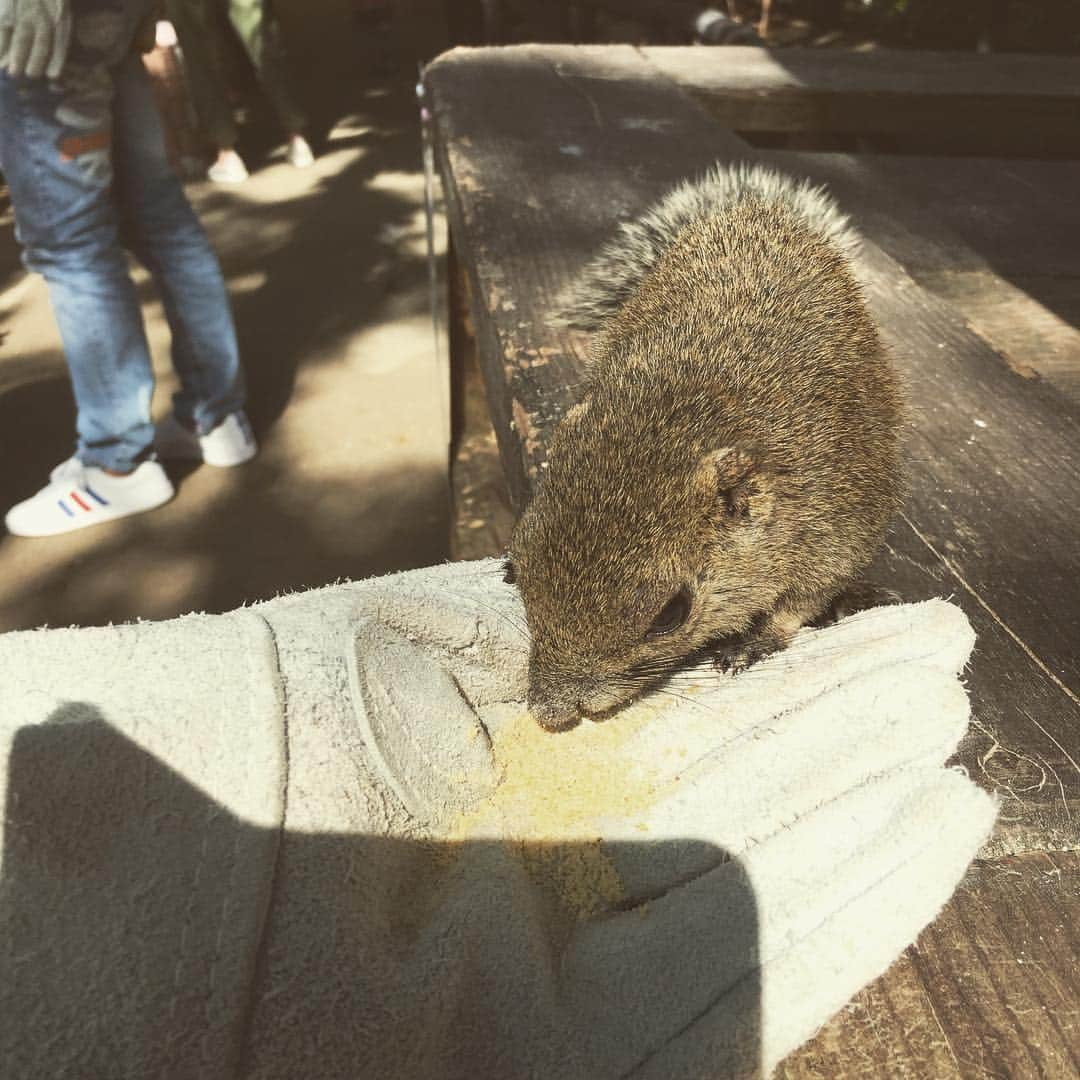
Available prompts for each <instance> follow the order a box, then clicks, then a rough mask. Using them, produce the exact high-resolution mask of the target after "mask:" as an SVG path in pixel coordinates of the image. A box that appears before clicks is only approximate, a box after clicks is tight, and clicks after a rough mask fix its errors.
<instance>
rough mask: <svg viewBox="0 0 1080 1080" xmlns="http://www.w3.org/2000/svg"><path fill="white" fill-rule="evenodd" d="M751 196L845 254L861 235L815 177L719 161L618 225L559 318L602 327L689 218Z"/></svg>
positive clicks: (584, 326)
mask: <svg viewBox="0 0 1080 1080" xmlns="http://www.w3.org/2000/svg"><path fill="white" fill-rule="evenodd" d="M747 199H754V200H764V201H767V202H775V203H780V204H783V205H784V206H786V207H787V208H788V209H789V210H792V211H794V212H795V213H796V214H798V216H799V217H801V218H802V219H803V220H804V221H805V222H806V223H807V224H808V225H809V226H810V227H811V228H812V229H814V230H815V231H817V232H820V233H822V234H824V236H825V237H826V238H827V239H828V240H830V241H831V242H832V243H834V244H836V245H837V246H838V247H839V248H840V249H841V250H842V251H844V252H845V253H850V252H851V251H853V250H854V248H855V247H856V246H857V244H858V242H859V238H858V234H857V233H856V232H855V230H854V229H853V228H852V226H851V224H850V223H849V221H848V219H847V217H846V216H845V215H844V214H843V213H841V211H840V210H839V208H838V207H837V205H836V203H835V202H834V201H833V199H832V197H831V196H830V195H828V194H827V193H826V191H825V189H824V188H822V187H819V186H816V185H815V184H813V183H811V182H810V181H809V180H796V179H794V178H792V177H789V176H784V175H782V174H781V173H778V172H775V171H774V170H772V169H769V168H765V167H764V166H761V165H751V164H748V163H747V162H740V163H739V164H737V165H721V164H718V165H714V166H713V167H712V168H711V169H710V170H709V171H708V172H707V173H706V174H705V175H704V176H703V177H701V179H699V180H686V181H684V182H683V183H681V184H680V185H679V186H678V187H676V188H674V189H673V190H671V191H670V192H668V194H667V195H665V196H664V198H663V199H661V200H660V202H659V203H657V204H656V206H654V207H653V208H652V209H651V210H649V211H647V212H646V213H645V214H644V215H642V217H640V218H639V219H638V220H637V221H633V222H624V223H623V224H622V225H620V226H619V233H618V235H617V236H616V238H615V239H614V240H612V241H610V242H609V243H608V244H606V245H605V246H604V247H603V248H602V249H601V250H600V253H599V254H598V255H597V256H596V258H595V259H593V261H592V262H591V263H589V265H588V266H587V267H586V268H585V271H584V273H583V274H582V276H581V279H580V280H579V281H578V283H577V284H576V285H575V287H574V289H573V292H572V294H571V297H570V299H569V302H568V303H567V305H566V310H565V313H564V316H563V320H561V321H565V322H566V323H568V324H569V325H571V326H579V327H582V328H583V329H586V330H595V329H597V328H598V327H599V326H601V325H602V324H603V323H604V322H605V320H606V319H608V318H609V317H610V316H611V315H613V314H615V312H617V311H618V310H619V308H621V307H622V306H623V304H625V303H626V301H627V300H629V299H630V297H631V296H633V294H634V293H635V292H636V291H637V288H638V286H639V285H640V284H641V282H642V280H643V279H644V278H645V276H646V275H647V274H648V273H649V271H650V270H651V269H652V268H653V267H654V266H655V265H656V263H657V261H658V260H659V258H660V256H661V255H662V254H663V252H664V251H665V250H666V249H667V247H668V246H669V245H670V244H671V243H672V241H673V240H674V239H675V237H676V236H677V235H678V234H679V232H680V231H681V230H682V229H683V228H684V227H685V226H686V225H688V224H689V223H690V222H691V221H693V220H695V219H696V218H699V217H705V216H707V215H711V214H715V213H717V212H719V211H721V210H723V209H725V208H727V207H730V206H734V205H736V204H738V203H740V202H743V201H745V200H747Z"/></svg>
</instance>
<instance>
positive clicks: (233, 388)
mask: <svg viewBox="0 0 1080 1080" xmlns="http://www.w3.org/2000/svg"><path fill="white" fill-rule="evenodd" d="M152 8H153V4H152V3H151V2H149V0H0V170H2V171H3V173H4V176H5V178H6V180H7V183H8V188H9V191H10V193H11V201H12V206H13V208H14V212H15V232H16V237H17V239H18V241H19V243H20V244H21V245H22V248H23V252H22V256H23V263H24V264H25V266H26V267H27V269H28V270H31V271H36V272H37V273H40V274H41V275H42V276H43V277H44V278H45V281H46V283H47V284H48V288H49V299H50V301H51V303H52V308H53V312H54V314H55V317H56V321H57V324H58V326H59V329H60V334H61V338H62V339H63V344H64V353H65V357H66V359H67V364H68V369H69V371H70V374H71V382H72V386H73V389H74V393H75V404H76V409H77V419H76V436H77V437H76V448H75V453H74V455H73V456H72V457H70V458H69V459H68V460H66V461H64V462H62V463H61V464H60V465H58V466H57V467H56V468H55V469H53V471H52V473H51V474H50V476H49V480H48V483H46V485H45V486H44V487H43V488H42V489H41V490H40V491H39V492H38V493H37V494H36V495H33V496H31V497H30V498H28V499H25V500H23V501H22V502H20V503H18V504H17V505H16V506H14V507H12V508H11V509H10V510H9V511H8V513H7V515H6V517H5V524H6V526H7V529H8V532H9V533H13V534H15V535H19V536H49V535H54V534H57V533H65V532H70V531H72V530H74V529H81V528H85V527H86V526H88V525H95V524H97V523H99V522H103V521H108V520H111V519H113V518H119V517H124V516H126V515H129V514H136V513H140V512H142V511H145V510H151V509H153V508H154V507H156V506H160V505H161V504H162V503H164V502H166V501H168V500H169V499H170V498H171V497H172V495H173V486H172V483H171V481H170V480H169V477H168V476H167V475H166V473H165V470H164V469H163V468H162V466H161V465H160V463H159V462H158V460H157V458H158V454H159V453H160V454H161V456H162V457H168V456H177V457H188V458H195V459H201V460H203V461H206V462H207V463H209V464H213V465H219V466H231V465H239V464H240V463H241V462H244V461H247V460H248V459H249V458H251V457H252V456H253V455H254V454H255V451H256V445H255V440H254V438H253V436H252V434H251V429H250V427H249V425H248V422H247V418H246V416H245V413H244V400H245V391H244V380H243V374H242V372H241V368H240V359H239V352H238V348H237V341H236V333H235V329H234V326H233V320H232V314H231V312H230V309H229V300H228V295H227V293H226V289H225V282H224V279H223V278H222V274H221V269H220V267H219V265H218V261H217V258H216V256H215V255H214V253H213V251H212V250H211V248H210V244H209V241H208V240H207V237H206V233H205V232H204V231H203V228H202V226H201V224H200V223H199V220H198V218H197V217H196V216H195V213H194V211H193V210H192V208H191V206H190V204H189V203H188V201H187V198H186V197H185V195H184V192H183V189H182V187H181V185H180V181H179V179H178V178H177V176H176V174H175V173H174V172H173V170H172V169H171V168H170V166H169V162H168V158H167V155H166V150H165V141H164V137H163V134H162V129H161V122H160V119H159V116H158V113H157V110H156V108H155V105H154V99H153V94H152V91H151V88H150V84H149V79H148V77H147V74H146V71H145V70H144V68H143V65H142V62H141V59H140V57H139V55H138V53H139V50H138V48H137V47H136V42H137V40H138V39H139V38H140V36H141V35H140V29H141V28H142V27H144V26H146V27H148V28H149V30H150V40H149V42H148V44H152V41H153V36H152V35H153V23H152V20H150V21H149V22H148V21H147V20H148V16H149V15H151V14H152ZM69 45H70V48H69ZM125 246H126V247H129V248H130V249H131V250H132V251H133V252H134V253H135V255H136V256H137V257H138V258H139V260H140V261H141V262H142V263H143V264H144V265H145V266H146V267H147V269H148V270H150V272H151V273H152V274H153V277H154V280H155V283H156V285H157V287H158V289H159V290H160V293H161V296H162V299H163V302H164V307H165V313H166V316H167V319H168V323H169V328H170V330H171V332H172V360H173V365H174V367H175V368H176V372H177V375H178V376H179V380H180V390H179V391H178V392H177V394H176V395H175V397H174V400H173V413H172V415H170V417H169V418H168V420H167V421H166V422H165V423H164V424H162V425H161V426H160V428H159V429H158V430H157V431H156V432H155V429H154V425H153V423H152V421H151V418H150V400H151V397H152V395H153V389H154V377H153V371H152V368H151V363H150V351H149V348H148V345H147V341H146V333H145V330H144V327H143V321H142V311H141V309H140V306H139V299H138V295H137V294H136V291H135V286H134V284H133V282H132V280H131V276H130V274H129V273H128V263H127V255H126V252H125V250H124V247H125Z"/></svg>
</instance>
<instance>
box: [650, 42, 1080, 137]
mask: <svg viewBox="0 0 1080 1080" xmlns="http://www.w3.org/2000/svg"><path fill="white" fill-rule="evenodd" d="M642 53H643V55H644V56H645V57H646V58H647V59H648V60H649V62H650V63H652V64H654V65H655V66H656V68H657V69H658V70H659V71H662V72H663V73H664V74H665V75H667V76H668V77H670V78H672V79H674V80H675V81H676V82H677V83H678V84H679V85H680V86H682V87H683V88H684V89H686V90H688V91H689V92H691V93H693V94H694V95H695V96H697V97H698V98H700V99H701V100H703V101H704V102H706V103H707V105H708V107H709V109H710V110H711V111H712V112H713V113H714V115H715V116H716V118H717V120H718V121H719V122H720V123H721V124H722V125H723V126H724V127H729V128H732V129H734V130H739V131H787V132H795V131H828V132H856V133H862V134H870V133H900V134H912V133H916V134H920V135H926V134H941V135H946V136H949V137H950V138H951V139H952V140H953V141H954V142H955V141H958V140H960V139H962V138H965V137H969V136H970V135H971V133H973V132H978V133H981V134H982V135H983V137H984V139H985V140H989V141H990V145H987V147H986V150H987V152H993V148H996V147H1001V146H1002V145H1005V144H1012V145H1021V144H1022V145H1025V146H1027V147H1028V148H1029V149H1030V151H1031V152H1032V153H1036V152H1052V151H1061V150H1062V149H1063V148H1066V147H1069V148H1073V149H1075V148H1076V147H1077V145H1078V143H1080V134H1078V133H1080V75H1078V72H1077V65H1076V63H1075V60H1073V58H1071V57H1066V56H1045V55H1038V56H1035V55H1026V54H1021V53H1011V54H1010V53H998V54H990V55H985V54H979V53H960V52H957V53H945V52H914V51H908V50H894V49H875V50H873V51H872V52H849V51H844V50H840V49H800V48H789V49H761V48H756V47H754V46H732V47H727V48H723V49H687V48H678V47H672V46H647V47H645V48H643V49H642Z"/></svg>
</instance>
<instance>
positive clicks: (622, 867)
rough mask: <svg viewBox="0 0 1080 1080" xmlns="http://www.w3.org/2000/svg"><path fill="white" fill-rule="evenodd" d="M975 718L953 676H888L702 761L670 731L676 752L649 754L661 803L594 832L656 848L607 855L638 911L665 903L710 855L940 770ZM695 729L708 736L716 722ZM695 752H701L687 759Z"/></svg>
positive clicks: (697, 736)
mask: <svg viewBox="0 0 1080 1080" xmlns="http://www.w3.org/2000/svg"><path fill="white" fill-rule="evenodd" d="M968 714H969V704H968V700H967V695H966V694H965V692H964V690H963V687H961V686H960V684H959V683H958V682H957V681H956V679H955V678H954V677H952V676H947V675H943V674H942V673H941V672H935V671H932V670H928V669H925V668H919V667H915V666H912V667H909V668H906V669H904V671H903V673H902V675H900V674H898V673H896V672H892V671H889V670H883V671H878V672H873V673H871V674H869V675H866V676H864V677H863V678H861V679H857V680H853V681H851V682H850V683H847V684H845V685H844V686H842V687H839V688H837V689H836V690H834V691H831V692H830V693H827V694H824V695H822V696H821V697H820V698H818V699H817V700H816V701H814V702H812V703H810V704H809V705H807V706H806V707H804V708H802V709H799V710H793V711H792V712H790V713H787V714H785V715H784V716H782V717H777V718H774V719H773V720H772V721H771V722H770V726H769V730H768V732H767V733H766V732H763V731H761V730H758V731H754V732H751V733H749V734H747V735H746V736H744V737H741V738H739V739H736V740H733V741H730V742H727V743H725V744H723V745H722V746H720V747H719V748H716V749H713V750H710V751H707V752H705V753H703V754H702V753H698V749H699V747H700V744H701V742H703V737H702V735H701V733H700V731H699V732H686V731H685V729H686V728H687V727H688V725H681V726H679V727H674V726H671V725H669V728H668V732H667V738H668V747H667V752H666V753H665V754H659V753H658V752H657V751H650V753H651V754H652V755H653V764H652V771H651V775H650V787H651V789H652V791H653V792H654V793H655V794H654V795H653V797H652V799H651V801H650V802H649V803H648V804H647V805H644V806H640V807H636V808H633V809H632V810H631V811H630V812H629V813H626V812H625V811H624V812H623V814H622V816H621V817H620V818H618V819H608V820H604V819H603V818H601V820H599V821H598V822H597V823H596V832H597V834H598V835H601V836H605V837H611V838H612V839H618V838H619V837H625V838H637V839H639V840H645V841H648V840H651V841H653V844H652V845H642V844H638V845H624V846H619V845H612V847H611V850H610V851H609V852H607V853H608V855H609V857H610V858H611V859H612V861H613V862H614V864H615V867H616V870H617V871H618V873H619V876H620V879H621V880H622V882H623V885H624V888H625V890H626V893H627V899H628V900H631V901H633V900H635V899H638V898H640V897H644V896H649V895H655V894H656V893H657V892H658V891H662V890H663V889H664V888H666V887H669V886H670V884H671V883H672V882H678V881H686V880H687V879H688V878H691V877H694V876H695V875H697V874H700V873H702V872H703V871H705V870H707V869H708V868H709V866H710V865H712V863H711V862H710V861H709V853H710V851H711V850H712V849H714V848H717V847H719V848H721V849H723V850H724V851H726V852H728V853H730V854H735V855H737V854H739V853H740V852H742V851H743V850H745V849H746V848H747V847H748V846H750V845H752V844H754V843H755V842H757V841H759V840H762V839H764V838H766V837H769V836H772V835H773V834H774V833H776V832H778V831H780V830H783V829H785V828H788V827H790V825H791V823H792V822H793V821H797V820H798V819H799V818H800V817H802V816H803V815H805V814H807V813H810V812H812V811H813V810H814V808H815V807H817V806H820V805H822V804H824V803H827V802H829V801H831V800H833V799H835V798H836V797H837V796H838V795H839V794H841V793H842V792H844V791H846V790H848V789H849V788H852V787H854V786H857V785H859V784H862V783H863V782H865V780H866V779H867V777H870V776H873V775H881V774H886V773H889V772H891V771H893V770H896V769H898V768H902V767H905V766H910V765H915V764H919V765H923V764H933V765H937V764H940V763H941V762H942V761H944V760H945V758H947V757H948V756H949V754H951V753H952V752H953V750H954V749H955V747H956V745H957V743H958V742H959V740H960V739H961V737H962V736H963V733H964V731H965V729H966V725H967V719H968ZM695 722H696V723H697V724H699V725H704V724H705V723H707V714H706V715H705V716H703V717H701V718H699V719H696V721H695ZM687 734H689V736H690V738H689V739H686V738H685V736H686V735H687ZM684 740H685V741H684ZM686 743H689V744H690V745H692V746H694V750H693V751H692V752H684V746H685V745H686ZM633 761H634V762H635V763H637V762H641V761H642V759H641V758H640V757H639V756H637V755H635V757H634V758H633ZM653 847H655V848H656V851H655V852H652V853H651V854H649V852H650V851H651V850H652V848H653ZM604 850H605V851H607V847H606V846H605V848H604Z"/></svg>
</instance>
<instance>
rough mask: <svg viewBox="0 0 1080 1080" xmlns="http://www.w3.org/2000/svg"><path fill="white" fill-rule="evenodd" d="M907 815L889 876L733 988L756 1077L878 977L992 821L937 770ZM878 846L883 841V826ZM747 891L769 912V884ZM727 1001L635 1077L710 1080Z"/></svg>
mask: <svg viewBox="0 0 1080 1080" xmlns="http://www.w3.org/2000/svg"><path fill="white" fill-rule="evenodd" d="M906 810H909V811H910V814H911V827H910V828H908V827H907V826H906V825H905V828H904V832H905V834H906V835H907V837H908V838H909V843H908V846H907V850H906V852H902V851H900V850H899V849H897V850H896V851H894V857H893V860H892V869H890V870H886V871H885V872H884V873H883V874H882V875H881V876H879V877H870V878H867V879H866V885H867V888H865V890H863V891H861V892H860V891H858V890H856V891H854V892H851V890H850V889H848V890H847V891H848V892H849V894H850V899H849V900H848V902H846V903H844V904H843V905H840V906H834V907H833V910H832V911H831V912H830V913H829V914H828V916H827V917H826V918H825V919H824V920H823V921H822V922H820V924H818V925H816V926H814V927H813V929H811V931H810V932H809V933H807V934H805V935H804V936H802V937H799V938H792V939H791V940H790V941H789V942H788V943H787V944H786V945H785V946H784V947H783V948H782V949H781V951H779V952H778V953H776V954H775V955H772V956H771V957H769V958H766V959H764V960H763V962H762V965H761V971H760V973H759V974H757V975H756V976H755V977H754V978H752V979H747V980H745V981H744V983H743V984H741V986H740V987H738V988H736V991H737V990H739V989H743V988H745V987H747V986H749V987H751V988H752V993H751V994H750V995H749V996H747V995H744V998H745V1000H743V1001H742V1002H741V1003H740V1004H741V1005H742V1008H743V1012H744V1022H745V1014H746V1013H747V1012H749V1020H750V1023H751V1026H752V1027H753V1029H754V1030H755V1031H756V1032H757V1033H758V1035H759V1043H758V1045H757V1047H756V1048H755V1053H756V1055H757V1060H756V1061H755V1066H756V1067H757V1068H758V1069H759V1070H760V1073H759V1074H760V1075H765V1076H768V1075H770V1074H771V1072H772V1070H773V1068H774V1067H775V1066H776V1065H777V1064H778V1063H779V1062H780V1060H781V1059H782V1058H783V1057H784V1056H785V1055H786V1054H788V1053H790V1052H791V1051H792V1050H793V1049H795V1047H797V1046H799V1045H801V1044H802V1043H803V1042H805V1040H806V1039H808V1038H810V1037H811V1036H812V1035H813V1034H814V1032H815V1031H817V1029H818V1028H819V1027H820V1026H821V1025H822V1024H823V1023H825V1021H826V1020H828V1019H829V1017H830V1016H832V1015H833V1014H834V1013H835V1012H837V1011H838V1010H839V1009H841V1008H842V1007H843V1006H844V1005H845V1004H846V1003H847V1002H848V1001H849V1000H850V999H851V997H852V996H853V995H854V994H856V993H857V992H858V991H859V990H860V989H861V988H862V987H863V986H865V985H866V984H867V983H869V982H870V981H871V980H873V979H874V978H876V977H877V976H878V975H880V974H881V973H882V972H883V971H885V969H886V968H887V967H888V966H889V965H890V964H891V963H892V962H893V961H894V960H895V959H896V957H897V956H898V955H899V954H900V953H901V952H902V951H903V949H904V948H905V947H906V946H908V945H909V944H910V943H911V942H912V941H914V940H915V938H916V937H917V936H918V934H919V932H920V931H921V930H922V929H923V927H925V926H926V925H927V924H928V923H930V922H931V921H932V920H933V919H934V918H935V917H936V916H937V914H938V912H939V911H940V910H941V908H942V906H943V905H944V904H945V902H946V901H947V900H948V898H949V896H950V895H951V894H952V892H953V890H954V889H955V887H956V885H957V883H958V882H959V880H960V878H961V877H962V876H963V873H964V871H965V869H966V867H967V865H968V864H969V862H970V860H971V859H972V858H973V857H974V856H975V854H976V853H977V851H978V848H979V846H980V844H981V843H982V842H983V841H984V840H985V837H986V835H987V833H988V832H989V830H990V828H991V825H992V823H993V818H994V806H993V803H992V801H991V799H990V798H989V796H987V795H986V794H985V793H984V792H982V791H980V790H979V789H978V788H977V787H976V786H975V785H974V784H972V783H970V782H969V781H967V780H966V779H965V778H964V777H963V776H961V775H960V774H958V773H955V772H951V771H942V772H940V773H939V775H938V779H937V780H936V781H935V782H934V783H933V784H932V785H929V786H928V788H927V790H926V791H925V792H924V794H923V797H922V798H921V799H920V800H918V801H917V802H913V803H911V804H910V806H908V807H906ZM904 812H905V808H904V807H902V808H901V810H900V811H898V813H899V814H900V815H901V816H902V815H903V813H904ZM895 820H901V818H900V817H898V818H897V819H895ZM920 829H921V830H922V831H921V836H920V833H919V830H920ZM912 837H914V838H915V842H914V843H912V842H910V838H912ZM877 841H878V842H881V843H884V844H888V843H890V841H891V836H890V833H889V829H888V828H886V830H885V832H884V833H883V834H879V836H878V838H877ZM811 850H812V849H811ZM897 855H899V856H900V857H899V858H897V857H896V856H897ZM791 858H792V860H794V865H799V864H801V863H805V862H806V861H807V850H806V848H805V846H804V847H803V850H801V851H793V852H792V853H791ZM791 865H792V863H789V864H788V865H787V866H786V867H783V866H781V867H780V870H779V876H778V878H777V881H776V883H777V884H779V885H780V886H783V885H784V884H785V882H786V877H787V874H788V872H790V869H791ZM882 865H883V866H884V865H885V863H882ZM754 888H755V893H756V896H757V898H758V902H759V905H764V906H765V907H767V905H768V903H769V900H768V897H769V891H768V890H769V885H767V884H766V883H764V882H762V881H755V883H754ZM758 916H759V919H762V918H767V917H768V915H767V913H766V911H765V909H764V907H762V906H759V909H758ZM731 996H732V997H735V994H733V995H731ZM733 1004H734V1002H732V1001H731V1000H730V999H728V998H724V999H721V1000H718V1001H715V1002H714V1006H715V1007H713V1008H711V1009H709V1010H708V1011H707V1012H704V1013H702V1012H701V1011H699V1012H698V1013H697V1014H692V1015H693V1016H694V1017H700V1019H698V1021H697V1022H696V1023H694V1024H693V1025H692V1026H688V1027H687V1029H686V1030H685V1032H684V1033H683V1034H682V1035H681V1037H680V1038H679V1039H678V1040H672V1041H671V1042H670V1043H666V1044H665V1045H664V1047H663V1050H662V1051H661V1052H659V1053H657V1054H656V1055H654V1056H653V1057H652V1058H650V1060H649V1061H648V1062H647V1067H644V1068H641V1069H640V1070H639V1071H638V1072H635V1074H634V1075H635V1076H639V1075H640V1076H642V1077H658V1078H659V1077H666V1076H670V1075H673V1072H672V1063H673V1062H677V1063H678V1066H679V1069H680V1070H681V1071H680V1072H679V1075H712V1073H710V1072H709V1070H710V1069H712V1068H715V1067H716V1061H717V1060H718V1059H717V1054H720V1055H722V1056H721V1058H720V1059H719V1060H721V1061H723V1060H724V1056H723V1055H726V1054H727V1053H728V1046H729V1044H730V1042H731V1040H732V1029H733V1026H735V1025H736V1024H737V1021H738V1020H739V1019H740V1017H739V1016H738V1014H737V1013H736V1012H735V1011H734V1010H733V1008H732V1006H733ZM699 1066H700V1071H699Z"/></svg>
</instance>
